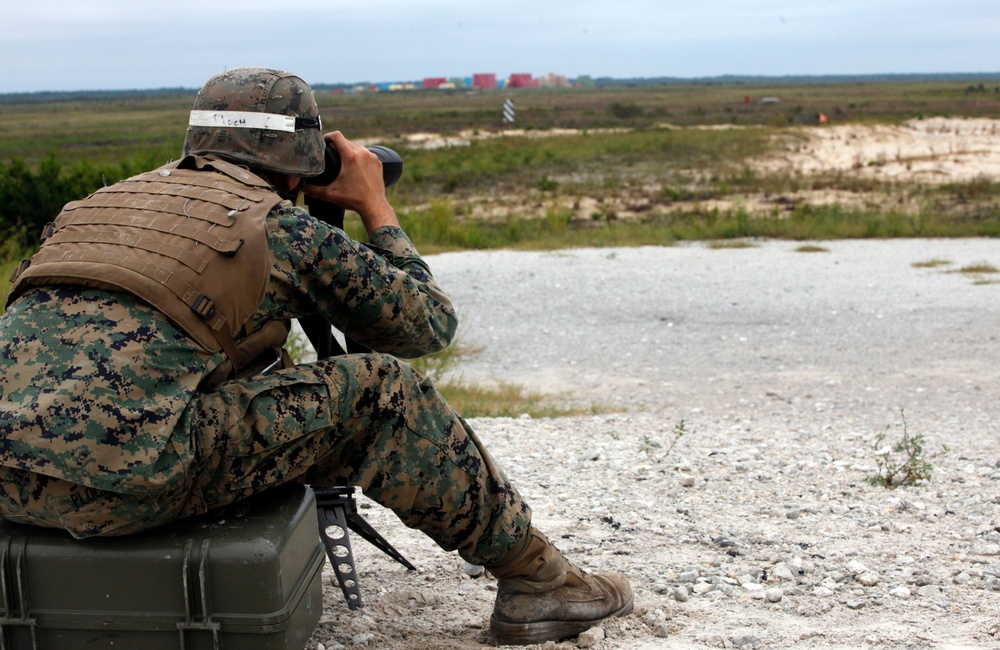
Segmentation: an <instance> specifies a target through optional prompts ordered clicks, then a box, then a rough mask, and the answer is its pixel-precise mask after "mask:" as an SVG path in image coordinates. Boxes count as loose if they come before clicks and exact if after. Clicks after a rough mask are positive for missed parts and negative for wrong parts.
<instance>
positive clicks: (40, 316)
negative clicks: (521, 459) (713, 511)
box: [0, 68, 633, 644]
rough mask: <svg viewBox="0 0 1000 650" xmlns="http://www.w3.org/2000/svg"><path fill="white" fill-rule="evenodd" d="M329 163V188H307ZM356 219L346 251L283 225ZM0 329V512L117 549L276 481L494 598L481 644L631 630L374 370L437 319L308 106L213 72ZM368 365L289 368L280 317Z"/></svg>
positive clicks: (415, 273)
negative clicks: (370, 526) (465, 565)
mask: <svg viewBox="0 0 1000 650" xmlns="http://www.w3.org/2000/svg"><path fill="white" fill-rule="evenodd" d="M327 142H329V143H332V144H333V145H334V146H335V147H336V149H337V151H338V152H339V154H340V158H341V162H342V170H341V173H340V174H339V176H338V177H337V178H336V180H334V181H333V182H332V183H331V184H329V185H326V186H322V187H319V186H310V185H307V184H306V183H307V182H308V179H309V178H310V177H313V176H316V175H318V174H320V173H321V172H322V171H323V168H324V148H325V146H326V143H327ZM300 191H304V192H305V193H307V194H309V195H312V196H314V197H317V198H319V199H322V200H325V201H329V202H331V203H335V204H337V205H340V206H343V207H345V208H347V209H350V210H353V211H355V212H357V213H358V214H359V215H360V216H361V220H362V222H363V224H364V227H365V229H366V231H367V232H368V236H369V242H370V243H368V244H362V243H359V242H356V241H353V240H351V239H350V238H349V237H348V236H347V235H345V234H344V232H343V231H341V230H339V229H336V228H333V227H331V226H329V225H327V224H325V223H324V222H321V221H317V220H316V219H315V218H313V217H310V216H309V214H308V213H307V212H306V211H304V210H303V209H301V208H299V207H296V205H295V200H296V198H297V196H298V194H299V193H300ZM12 279H13V280H14V281H15V283H14V286H13V288H12V290H11V293H10V299H9V301H8V306H7V312H6V313H5V314H4V316H3V318H2V319H0V346H2V357H0V359H2V360H0V484H2V489H0V515H2V516H3V517H5V518H7V519H9V520H11V521H15V522H19V523H27V524H34V525H39V526H50V527H58V528H63V529H65V530H68V531H69V532H70V533H71V534H72V535H74V536H75V537H78V538H83V537H88V536H94V535H124V534H128V533H133V532H137V531H141V530H145V529H148V528H151V527H154V526H159V525H162V524H165V523H167V522H170V521H173V520H175V519H178V518H181V517H187V516H191V515H196V514H200V513H204V512H206V511H209V510H211V509H213V508H219V507H222V506H225V505H227V504H230V503H233V502H235V501H238V500H240V499H244V498H246V497H249V496H251V495H253V494H255V493H258V492H261V491H263V490H267V489H268V488H271V487H273V486H276V485H279V484H282V483H286V482H292V481H296V482H305V483H309V484H312V485H317V486H333V485H356V486H360V487H361V488H362V490H363V491H364V493H365V494H366V495H367V496H369V497H370V498H372V499H374V500H375V501H377V502H378V503H380V504H382V505H384V506H386V507H388V508H391V509H392V510H393V511H394V512H395V513H396V514H397V515H398V516H399V517H400V519H401V520H402V521H403V522H404V523H405V524H406V525H407V526H410V527H413V528H417V529H419V530H421V531H423V532H425V533H426V534H427V535H429V536H430V537H431V538H432V539H433V540H434V541H435V542H436V543H437V544H439V545H440V546H441V547H442V548H444V549H446V550H457V551H458V553H459V554H460V555H461V557H463V558H464V559H466V560H467V561H469V562H472V563H474V564H479V565H483V566H485V567H486V568H487V569H488V570H489V571H490V572H491V573H492V574H493V575H494V576H495V577H496V578H497V579H498V592H497V599H496V604H495V607H494V613H493V616H492V619H491V630H492V632H493V634H494V635H495V638H496V640H497V641H498V642H499V643H502V644H508V643H518V644H525V643H539V642H542V641H545V640H559V639H563V638H567V637H570V636H574V635H576V634H579V633H580V632H581V631H584V630H586V629H587V628H588V627H589V626H590V625H592V624H593V623H595V622H596V621H598V620H600V619H603V618H605V617H608V616H614V615H624V614H627V613H629V612H630V611H631V610H632V602H633V599H632V593H631V589H630V587H629V583H628V581H627V580H626V579H625V577H624V576H621V575H619V574H613V573H611V574H598V575H590V574H587V573H585V572H583V571H581V570H580V569H578V568H577V567H575V566H574V565H573V564H571V563H570V562H569V561H568V560H567V559H566V558H564V556H563V555H562V554H561V553H560V552H559V551H558V550H557V549H556V548H555V547H554V546H553V545H552V544H551V543H550V542H549V541H548V540H547V539H546V538H545V537H544V536H543V535H542V534H541V533H539V532H538V531H537V530H536V529H535V528H533V527H532V526H531V510H530V509H529V507H528V506H527V504H525V503H524V501H523V500H522V498H521V496H520V495H519V494H518V492H517V490H516V489H515V488H514V487H513V486H512V485H511V484H510V483H509V482H508V480H507V478H506V477H505V476H504V474H503V473H502V472H501V470H500V469H499V468H498V467H497V466H496V465H495V464H494V462H493V460H492V459H491V457H490V456H489V454H488V453H487V452H486V450H485V449H484V448H483V446H482V445H481V443H480V442H479V440H478V438H477V437H476V434H475V433H474V432H473V431H472V429H471V428H469V426H468V425H467V424H466V422H465V421H464V420H463V419H462V418H461V417H459V416H458V415H457V414H456V413H455V412H454V411H453V410H452V409H451V408H450V407H449V406H448V404H447V403H446V402H445V401H444V400H443V399H442V398H441V397H440V395H438V393H437V392H436V391H435V389H434V387H433V386H432V385H431V383H430V382H429V381H427V380H425V379H423V378H422V377H421V376H420V375H419V374H418V373H417V372H416V371H414V370H413V369H412V368H410V366H408V365H407V364H405V363H403V362H401V361H399V360H398V359H397V358H396V357H395V356H391V355H399V356H402V357H406V358H414V357H418V356H421V355H424V354H429V353H432V352H435V351H437V350H440V349H443V348H444V347H445V346H447V345H448V343H449V342H450V341H451V338H452V336H453V335H454V333H455V328H456V325H457V321H456V317H455V312H454V310H453V308H452V305H451V303H450V301H449V299H448V297H447V296H446V295H445V293H444V292H443V291H442V290H441V288H440V287H439V286H438V284H437V282H436V281H435V280H434V278H433V276H432V275H431V272H430V270H429V269H428V267H427V264H426V263H425V262H424V261H423V259H422V258H421V257H420V256H419V255H418V253H417V251H416V249H415V248H414V247H413V245H412V243H411V242H410V241H409V239H408V238H407V236H406V234H405V233H404V232H403V231H402V229H401V228H400V225H399V221H398V219H397V218H396V214H395V212H394V210H393V208H392V207H391V205H390V204H389V202H388V200H387V199H386V195H385V188H384V185H383V182H382V175H381V163H380V162H379V160H378V159H377V158H376V156H375V155H374V154H372V153H371V152H369V151H368V150H367V149H365V148H364V147H361V146H359V145H357V144H355V143H352V142H350V141H348V140H347V139H346V138H345V137H344V136H343V135H342V134H341V133H339V132H337V131H334V132H332V133H327V134H326V135H325V136H324V135H323V132H322V130H321V123H320V116H319V111H318V107H317V106H316V102H315V99H314V98H313V95H312V91H311V89H310V88H309V86H307V85H306V84H305V82H303V81H302V80H301V79H299V78H298V77H295V76H293V75H290V74H288V73H285V72H280V71H277V70H271V69H266V68H240V69H233V70H229V71H226V72H224V73H222V74H219V75H216V76H215V77H213V78H212V79H210V80H209V81H208V83H206V85H205V86H204V88H202V90H201V91H200V92H199V94H198V97H197V99H196V100H195V103H194V109H193V110H192V111H191V116H190V125H189V127H188V130H187V135H186V138H185V141H184V149H183V156H182V158H181V160H179V161H177V162H173V163H170V164H167V165H164V166H163V167H161V168H159V169H157V170H154V171H151V172H148V173H145V174H140V175H138V176H134V177H132V178H129V179H127V180H125V181H122V182H120V183H117V184H115V185H112V186H110V187H105V188H102V189H100V190H98V191H97V192H95V193H94V194H92V195H91V196H89V197H87V198H85V199H83V200H81V201H74V202H71V203H69V204H67V205H66V206H65V207H64V209H63V210H62V212H61V213H60V214H59V216H58V217H57V219H56V220H55V222H53V223H51V224H49V225H48V226H47V227H46V229H45V232H44V234H43V243H42V246H41V248H40V250H39V252H38V253H37V254H36V255H35V256H33V257H32V258H31V260H30V261H29V262H25V263H23V264H22V265H21V268H20V269H19V270H18V271H17V272H15V277H14V278H12ZM311 314H320V315H322V317H324V318H325V319H326V320H328V321H329V322H330V323H331V324H332V325H333V326H335V327H337V328H338V329H340V330H341V331H343V332H345V333H346V334H347V335H348V336H349V337H351V338H352V339H353V340H356V341H358V342H360V343H362V344H364V345H366V346H368V347H370V348H371V349H372V350H375V351H377V352H373V353H370V354H363V355H341V356H337V357H331V358H327V359H321V360H319V361H316V362H314V363H309V364H302V365H293V364H292V363H291V362H290V360H289V359H288V356H287V354H284V352H283V350H282V346H283V344H284V343H285V341H286V338H287V336H288V332H289V322H290V319H292V318H301V317H305V316H308V315H311Z"/></svg>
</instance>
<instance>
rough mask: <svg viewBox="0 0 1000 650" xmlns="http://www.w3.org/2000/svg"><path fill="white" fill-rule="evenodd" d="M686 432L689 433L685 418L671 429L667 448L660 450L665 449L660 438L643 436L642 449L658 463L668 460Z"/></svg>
mask: <svg viewBox="0 0 1000 650" xmlns="http://www.w3.org/2000/svg"><path fill="white" fill-rule="evenodd" d="M686 433H688V429H687V424H686V423H685V422H684V420H681V421H680V422H678V423H677V424H675V425H674V428H673V429H671V431H670V442H669V443H668V444H667V448H666V450H664V451H662V452H661V451H658V450H660V449H663V443H661V442H660V441H659V440H654V439H653V438H650V437H649V436H643V437H642V449H641V451H642V453H644V454H646V455H647V456H649V458H650V460H652V461H653V462H654V463H657V464H659V463H662V462H663V461H664V460H666V458H667V456H669V455H670V452H671V451H672V450H673V448H674V445H676V444H677V442H678V441H679V440H680V439H681V438H683V437H684V435H685V434H686Z"/></svg>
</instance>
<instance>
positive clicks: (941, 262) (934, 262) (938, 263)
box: [910, 257, 951, 269]
mask: <svg viewBox="0 0 1000 650" xmlns="http://www.w3.org/2000/svg"><path fill="white" fill-rule="evenodd" d="M950 265H951V260H945V259H941V258H940V257H935V258H933V259H929V260H924V261H922V262H914V263H913V264H911V265H910V266H912V267H913V268H915V269H936V268H939V267H942V266H950Z"/></svg>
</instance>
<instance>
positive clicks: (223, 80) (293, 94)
mask: <svg viewBox="0 0 1000 650" xmlns="http://www.w3.org/2000/svg"><path fill="white" fill-rule="evenodd" d="M192 110H196V111H248V112H252V113H273V114H276V115H292V116H295V117H301V118H307V119H310V120H315V125H316V126H315V127H309V128H302V129H298V130H296V131H295V132H294V133H287V132H282V131H274V130H265V129H259V128H235V127H225V128H222V127H215V126H211V127H208V126H189V127H188V130H187V134H186V136H185V138H184V155H185V156H186V155H189V154H199V155H207V154H213V153H214V154H219V155H222V156H225V158H226V159H227V160H232V161H234V162H237V163H243V164H245V165H248V166H250V167H251V168H254V169H266V170H269V171H273V172H279V173H282V174H289V175H292V176H316V175H317V174H320V173H322V171H323V152H324V151H325V149H326V145H325V143H324V141H323V133H322V129H321V128H319V107H317V106H316V99H315V98H314V97H313V94H312V89H311V88H309V86H308V85H307V84H306V82H304V81H303V80H302V79H300V78H299V77H296V76H295V75H292V74H289V73H287V72H282V71H280V70H273V69H271V68H233V69H232V70H226V71H225V72H222V73H219V74H217V75H215V76H214V77H212V78H211V79H209V80H208V82H206V83H205V85H204V86H203V87H202V89H201V90H200V91H199V92H198V96H197V97H196V98H195V100H194V106H193V108H192Z"/></svg>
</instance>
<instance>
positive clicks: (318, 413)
mask: <svg viewBox="0 0 1000 650" xmlns="http://www.w3.org/2000/svg"><path fill="white" fill-rule="evenodd" d="M187 421H188V422H189V427H190V430H191V433H192V440H193V444H194V445H195V446H196V452H197V455H198V459H199V461H198V463H197V467H196V468H194V472H193V473H192V481H191V484H190V485H188V486H186V487H185V489H184V490H183V491H182V492H183V494H181V493H178V494H165V495H159V496H157V497H148V496H147V497H136V496H130V495H119V494H113V493H100V492H98V491H93V490H90V491H89V492H88V489H87V488H82V487H80V486H72V485H71V484H64V482H61V481H53V480H46V479H45V477H38V476H37V475H29V476H27V477H21V479H20V480H18V479H17V477H16V476H15V477H8V478H14V479H15V480H14V481H10V480H7V481H4V482H3V484H4V485H5V487H6V492H7V493H8V499H9V498H10V496H12V495H10V492H11V491H12V490H14V489H16V490H17V491H18V492H19V493H20V494H21V498H22V499H23V497H24V496H25V494H26V493H28V494H32V495H34V496H35V497H36V498H37V499H38V500H37V501H36V502H35V504H34V508H26V509H27V510H29V511H31V510H33V512H32V514H35V513H37V512H38V509H41V510H44V509H45V506H44V503H49V504H52V503H53V502H54V501H53V497H55V496H58V497H59V498H57V499H55V502H60V503H62V504H63V505H64V506H74V508H71V509H70V515H69V519H71V520H74V522H76V523H79V524H81V525H83V524H86V526H84V529H83V530H81V531H77V534H124V533H130V532H135V531H137V530H141V529H143V528H149V527H152V526H155V525H160V524H162V523H166V522H167V521H170V520H171V519H175V518H177V517H181V516H187V515H192V514H199V513H201V512H205V511H207V510H210V509H213V508H217V507H221V506H224V505H227V504H230V503H233V502H235V501H238V500H240V499H243V498H246V497H248V496H251V495H252V494H255V493H258V492H261V491H263V490H266V489H268V488H270V487H273V486H275V485H279V484H282V483H287V482H293V481H295V482H305V483H309V484H311V485H315V486H334V485H356V486H360V487H361V489H362V490H363V491H364V493H365V495H366V496H368V497H370V498H372V499H373V500H375V501H376V502H378V503H380V504H382V505H384V506H386V507H388V508H391V509H392V510H393V511H394V512H395V513H396V514H397V515H398V516H399V517H400V519H401V520H402V521H403V523H405V524H406V525H407V526H410V527H412V528H417V529H419V530H421V531H423V532H424V533H426V534H427V535H428V536H430V537H431V538H432V539H433V540H434V541H435V542H437V543H438V544H439V545H440V546H441V547H442V548H444V549H446V550H455V549H457V550H458V551H459V553H460V554H461V556H462V557H464V558H465V559H467V560H469V561H471V562H474V563H477V564H493V563H496V562H497V561H498V560H499V559H500V558H501V557H503V555H504V554H505V553H506V552H507V551H508V550H509V549H510V547H511V546H512V545H513V544H514V543H515V542H517V541H518V540H520V539H521V538H522V536H523V535H524V533H525V531H526V529H527V527H528V524H529V522H530V519H531V511H530V509H529V508H528V506H527V505H526V504H525V503H524V502H523V501H522V499H521V497H520V495H519V494H518V493H517V491H516V490H515V489H514V487H513V486H512V485H511V484H510V483H509V482H508V481H507V479H506V477H505V476H504V475H503V473H502V472H501V471H500V469H499V468H498V467H497V466H496V465H495V464H494V462H493V460H492V459H491V457H490V456H489V454H488V453H487V452H486V450H485V449H484V448H483V447H482V445H481V444H480V442H479V439H478V438H477V437H476V435H475V433H474V432H473V431H472V430H471V429H470V428H469V426H468V425H467V424H466V423H465V421H464V420H462V419H461V418H460V417H458V415H457V414H456V413H455V412H454V411H453V410H452V409H451V407H449V406H448V404H447V403H446V402H445V401H444V400H443V399H441V397H440V395H438V393H437V392H436V391H435V390H434V387H433V386H432V385H431V383H430V382H429V381H426V380H424V379H423V378H421V377H420V375H419V374H417V373H416V372H415V371H413V370H412V369H411V368H410V367H409V366H408V365H407V364H404V363H401V362H399V361H398V360H396V359H395V358H393V357H391V356H387V355H380V354H367V355H350V356H346V357H335V358H331V359H327V360H323V361H319V362H316V363H312V364H305V365H301V366H296V367H295V368H290V369H287V370H282V371H280V372H276V373H274V374H270V375H265V376H263V377H259V378H256V379H252V380H243V381H231V382H227V383H224V384H222V385H220V386H219V387H218V388H217V389H216V390H215V391H213V392H211V393H206V394H203V395H201V396H200V397H199V398H198V399H197V400H196V401H195V402H194V403H193V404H192V405H191V408H190V409H189V411H188V413H187ZM25 481H30V482H33V483H32V484H30V485H28V484H24V482H25ZM18 482H21V483H22V485H20V486H16V485H15V484H16V483H18ZM39 482H41V483H46V484H47V485H48V486H47V487H46V486H44V485H40V484H39ZM53 491H55V492H61V493H59V494H58V495H56V494H53ZM91 493H93V494H91ZM43 502H44V503H43ZM77 502H79V503H78V504H77ZM22 503H23V501H22ZM77 505H78V506H79V507H76V506H77ZM124 513H129V515H128V516H125V517H122V516H121V515H122V514H124ZM56 515H57V516H56V518H57V520H58V522H59V523H54V522H52V521H45V520H44V518H41V519H43V520H42V521H39V519H40V518H39V517H34V518H33V519H34V520H35V523H43V524H46V523H47V525H61V526H63V527H68V526H67V524H69V523H71V522H70V521H67V514H66V513H65V512H64V513H61V514H59V513H56ZM12 518H13V519H15V520H18V519H20V518H19V517H12ZM52 518H53V517H51V516H50V517H49V519H50V520H51V519H52ZM77 520H79V521H77ZM102 522H104V525H102Z"/></svg>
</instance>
